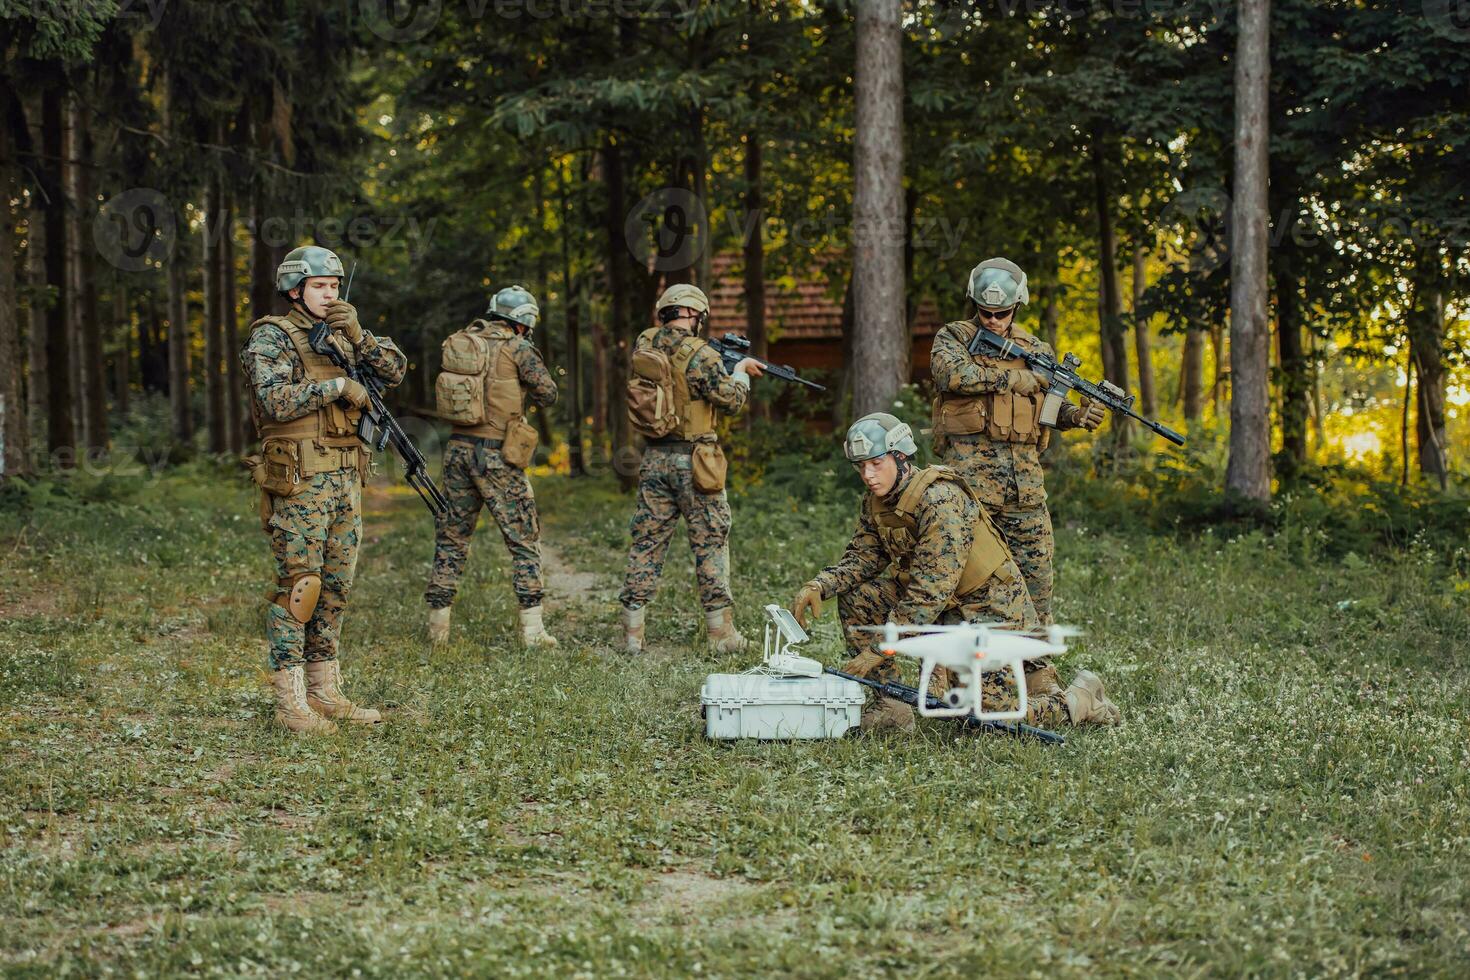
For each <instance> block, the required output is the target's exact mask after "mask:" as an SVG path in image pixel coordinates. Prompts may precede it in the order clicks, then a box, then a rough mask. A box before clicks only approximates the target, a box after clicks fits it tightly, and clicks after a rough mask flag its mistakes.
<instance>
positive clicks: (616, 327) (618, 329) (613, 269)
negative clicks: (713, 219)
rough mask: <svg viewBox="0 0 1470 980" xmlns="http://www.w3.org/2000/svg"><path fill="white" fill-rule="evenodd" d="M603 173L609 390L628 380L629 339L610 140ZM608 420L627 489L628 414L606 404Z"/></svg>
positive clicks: (617, 170)
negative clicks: (609, 297)
mask: <svg viewBox="0 0 1470 980" xmlns="http://www.w3.org/2000/svg"><path fill="white" fill-rule="evenodd" d="M602 160H603V175H604V178H605V179H606V181H607V212H606V215H605V218H606V222H605V225H606V232H607V277H608V286H609V290H610V292H611V294H612V312H611V314H610V315H609V323H608V335H609V340H610V341H611V346H612V357H611V358H610V359H609V361H610V363H609V365H608V375H607V382H606V383H607V388H608V392H609V393H612V392H619V393H621V392H622V391H623V388H624V387H625V385H626V384H627V380H628V361H629V357H630V356H631V355H630V352H629V347H630V346H631V345H630V339H629V337H628V328H629V320H628V285H627V269H626V268H625V267H624V265H623V263H624V261H625V258H624V256H625V253H626V244H625V242H624V241H623V215H624V214H625V213H626V212H627V205H626V203H625V201H624V189H623V154H622V149H621V148H620V147H619V146H618V145H617V144H615V143H612V142H609V143H607V144H606V145H604V146H603V149H602ZM608 407H609V414H610V415H611V418H610V419H609V420H608V421H609V423H610V426H611V428H612V437H613V439H612V450H613V469H614V472H615V473H617V476H618V483H619V484H620V485H621V486H622V487H623V489H624V490H627V489H629V488H631V487H632V486H633V483H634V481H635V480H636V478H637V472H636V471H635V470H634V469H633V468H632V465H631V464H632V458H633V451H634V446H633V432H632V427H631V425H630V424H629V422H628V413H627V412H620V411H612V406H611V405H609V406H608Z"/></svg>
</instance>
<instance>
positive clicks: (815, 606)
mask: <svg viewBox="0 0 1470 980" xmlns="http://www.w3.org/2000/svg"><path fill="white" fill-rule="evenodd" d="M791 615H793V616H795V617H796V622H797V623H798V624H799V625H800V626H801V628H802V629H806V624H807V622H808V620H817V619H821V618H822V590H821V587H820V586H818V585H817V583H815V582H808V583H807V584H806V585H803V586H802V587H801V591H800V592H798V593H796V601H795V602H793V603H792V604H791Z"/></svg>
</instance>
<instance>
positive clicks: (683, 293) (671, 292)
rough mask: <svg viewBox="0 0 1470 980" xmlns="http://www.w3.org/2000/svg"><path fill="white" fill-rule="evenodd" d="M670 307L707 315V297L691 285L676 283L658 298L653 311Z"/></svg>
mask: <svg viewBox="0 0 1470 980" xmlns="http://www.w3.org/2000/svg"><path fill="white" fill-rule="evenodd" d="M670 306H687V307H689V309H691V310H697V311H699V312H700V313H708V312H709V297H708V296H706V295H704V290H702V289H700V288H699V287H698V286H696V285H694V284H693V283H690V282H676V283H674V284H673V285H672V286H670V287H669V288H668V289H665V290H664V294H663V295H662V296H660V297H659V298H658V303H657V304H656V305H655V306H654V309H656V310H663V309H668V308H669V307H670Z"/></svg>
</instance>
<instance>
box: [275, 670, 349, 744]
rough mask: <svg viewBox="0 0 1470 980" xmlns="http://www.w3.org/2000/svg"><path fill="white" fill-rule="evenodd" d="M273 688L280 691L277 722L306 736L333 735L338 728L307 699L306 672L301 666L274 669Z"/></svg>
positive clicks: (277, 703) (278, 692)
mask: <svg viewBox="0 0 1470 980" xmlns="http://www.w3.org/2000/svg"><path fill="white" fill-rule="evenodd" d="M271 688H272V689H273V690H274V691H275V693H276V721H277V722H278V723H279V724H281V725H284V726H285V727H286V728H288V729H290V730H291V731H293V732H298V733H300V734H303V735H330V734H332V733H333V732H335V731H336V730H337V726H336V725H334V724H332V723H331V722H330V721H328V720H327V719H325V718H323V717H322V716H321V715H319V714H317V713H316V712H315V711H312V710H311V706H310V705H309V704H307V701H306V673H305V671H303V670H302V669H301V668H300V667H285V668H282V669H281V670H273V671H271Z"/></svg>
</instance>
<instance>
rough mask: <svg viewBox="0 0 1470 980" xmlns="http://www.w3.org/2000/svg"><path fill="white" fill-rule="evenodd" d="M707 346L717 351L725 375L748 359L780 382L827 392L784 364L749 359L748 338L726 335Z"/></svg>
mask: <svg viewBox="0 0 1470 980" xmlns="http://www.w3.org/2000/svg"><path fill="white" fill-rule="evenodd" d="M709 345H710V346H711V347H713V348H714V349H715V350H717V351H719V353H720V360H721V361H723V362H724V365H725V372H726V373H727V374H733V373H734V372H735V365H737V364H739V363H740V362H741V361H743V360H745V359H746V358H747V357H749V358H750V359H751V360H752V361H755V362H756V363H757V364H759V365H760V366H761V367H763V368H765V369H766V373H767V374H769V375H770V376H771V377H773V378H780V379H781V380H782V381H795V382H796V383H797V384H799V385H806V386H807V387H808V388H812V389H815V390H816V391H826V390H827V389H826V387H825V386H823V385H819V384H817V383H816V382H815V381H808V380H807V379H806V378H800V377H797V375H796V372H795V371H794V370H793V369H792V368H791V367H790V366H788V365H786V364H772V363H771V362H770V361H767V360H765V359H764V358H760V357H751V354H750V338H749V337H742V336H740V335H739V334H738V333H727V334H725V336H724V337H722V338H719V339H711V340H710V342H709Z"/></svg>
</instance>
